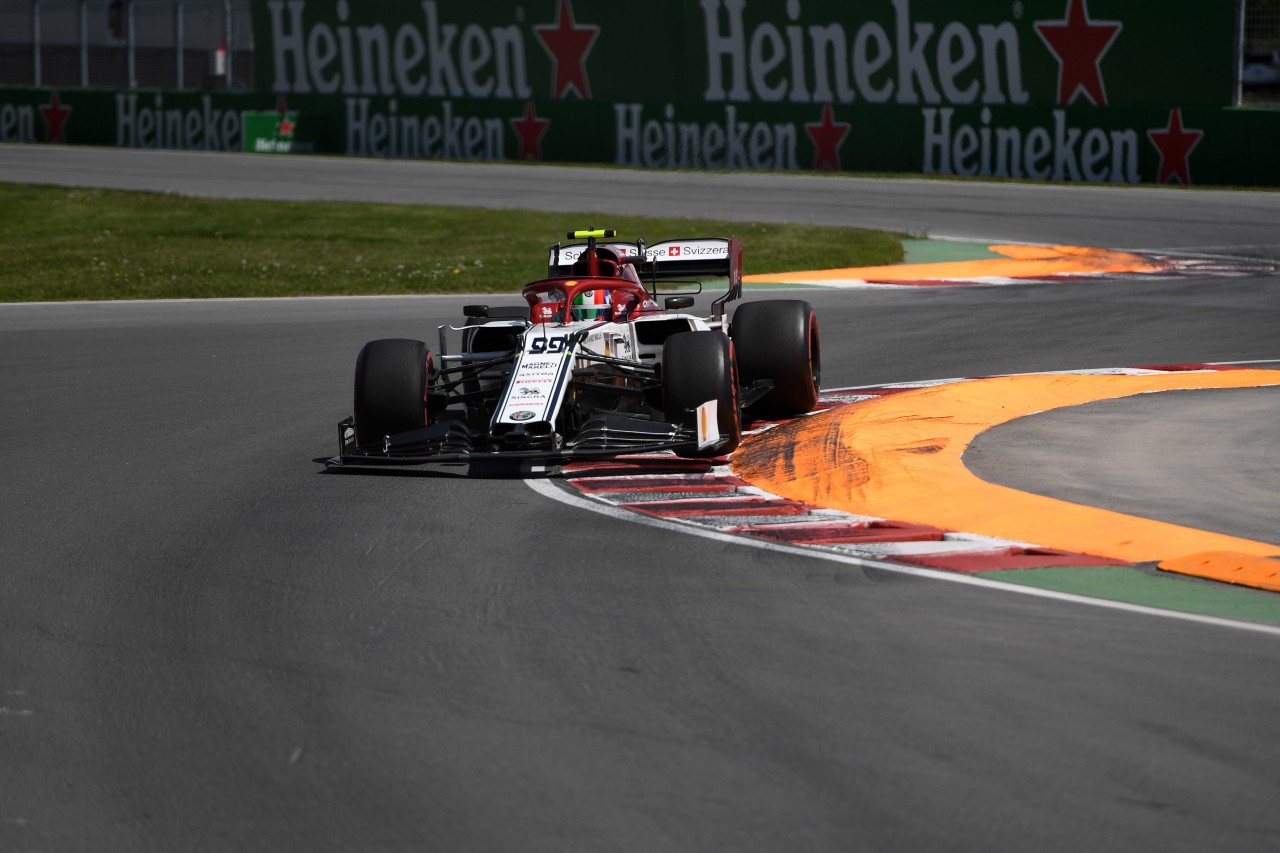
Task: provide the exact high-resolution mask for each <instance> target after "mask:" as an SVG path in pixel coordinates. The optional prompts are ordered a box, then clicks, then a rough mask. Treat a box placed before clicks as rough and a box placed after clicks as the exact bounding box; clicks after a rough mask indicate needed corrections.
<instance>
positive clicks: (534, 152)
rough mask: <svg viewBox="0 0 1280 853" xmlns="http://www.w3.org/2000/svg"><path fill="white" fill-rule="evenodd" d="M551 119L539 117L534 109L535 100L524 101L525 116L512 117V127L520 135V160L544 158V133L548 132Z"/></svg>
mask: <svg viewBox="0 0 1280 853" xmlns="http://www.w3.org/2000/svg"><path fill="white" fill-rule="evenodd" d="M550 124H551V120H550V119H545V118H538V116H537V114H536V113H535V112H534V111H533V101H525V102H524V116H522V117H521V118H513V119H511V129H512V130H514V131H515V132H516V135H517V136H519V137H520V157H519V158H518V159H520V160H541V159H542V135H543V134H544V133H546V132H547V127H548V126H549V125H550Z"/></svg>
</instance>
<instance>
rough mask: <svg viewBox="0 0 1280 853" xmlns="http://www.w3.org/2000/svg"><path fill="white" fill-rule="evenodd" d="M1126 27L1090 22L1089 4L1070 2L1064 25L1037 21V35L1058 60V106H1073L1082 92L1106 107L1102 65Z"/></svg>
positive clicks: (1062, 22) (1073, 0)
mask: <svg viewBox="0 0 1280 853" xmlns="http://www.w3.org/2000/svg"><path fill="white" fill-rule="evenodd" d="M1123 26H1124V25H1123V24H1121V23H1120V22H1119V21H1095V20H1093V19H1091V18H1090V17H1089V8H1088V5H1087V3H1086V0H1067V16H1066V18H1064V19H1063V20H1061V21H1036V32H1038V33H1039V34H1040V38H1042V39H1044V43H1045V44H1046V45H1047V46H1048V48H1049V50H1051V51H1053V55H1054V56H1055V57H1057V59H1058V103H1059V104H1069V103H1071V102H1072V101H1073V100H1074V99H1075V97H1076V95H1077V94H1079V93H1080V92H1081V91H1082V90H1083V92H1084V95H1085V97H1086V98H1088V99H1089V100H1091V101H1093V103H1094V104H1095V105H1098V106H1101V105H1103V104H1106V102H1107V87H1106V86H1105V85H1104V84H1103V82H1102V69H1101V67H1100V64H1101V62H1102V57H1103V56H1105V55H1106V53H1107V50H1108V49H1109V48H1110V47H1111V43H1112V42H1113V41H1115V38H1116V36H1118V35H1120V30H1121V29H1122V28H1123Z"/></svg>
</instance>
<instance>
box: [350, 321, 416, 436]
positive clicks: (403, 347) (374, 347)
mask: <svg viewBox="0 0 1280 853" xmlns="http://www.w3.org/2000/svg"><path fill="white" fill-rule="evenodd" d="M430 360H431V352H430V350H428V349H427V345H426V344H424V343H423V342H422V341H410V340H405V339H403V338H389V339H386V340H380V341H370V342H369V343H367V344H365V345H364V348H363V349H362V350H360V356H359V357H358V358H357V359H356V386H355V420H356V444H358V445H360V446H365V445H369V444H378V443H380V442H381V441H382V438H383V436H387V435H396V434H397V433H402V432H408V431H409V430H414V429H420V428H422V427H424V426H426V425H427V374H428V371H429V364H430Z"/></svg>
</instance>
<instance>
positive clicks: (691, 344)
mask: <svg viewBox="0 0 1280 853" xmlns="http://www.w3.org/2000/svg"><path fill="white" fill-rule="evenodd" d="M733 352H734V351H733V343H732V341H730V340H729V339H728V338H727V337H725V336H724V335H722V334H721V333H719V332H679V333H677V334H674V335H672V336H671V337H669V338H667V340H666V343H665V344H664V345H663V349H662V398H663V404H662V407H663V412H664V414H665V416H666V419H667V421H669V422H670V423H676V424H680V425H682V426H689V427H696V418H697V408H698V406H701V405H702V404H703V403H706V402H708V401H710V400H715V401H716V420H717V422H718V425H719V429H720V436H721V438H720V441H718V442H716V443H715V444H712V445H710V446H708V447H704V448H695V449H692V450H683V451H676V453H677V455H680V456H685V457H689V458H706V457H711V456H719V455H720V454H723V453H728V452H730V451H732V450H734V449H735V448H736V447H737V446H738V442H739V441H741V439H742V421H741V416H740V414H739V412H738V381H737V379H738V377H737V369H736V367H735V365H734V355H733Z"/></svg>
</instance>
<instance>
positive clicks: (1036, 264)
mask: <svg viewBox="0 0 1280 853" xmlns="http://www.w3.org/2000/svg"><path fill="white" fill-rule="evenodd" d="M990 250H991V251H993V252H996V253H997V254H1001V255H1004V257H1003V258H987V259H985V260H980V261H954V262H947V263H937V264H899V265H895V266H885V267H849V268H846V269H836V270H810V271H808V272H789V273H771V274H768V275H748V276H743V278H742V280H743V281H745V282H749V283H753V284H785V283H787V282H837V281H866V282H876V283H885V284H892V283H894V282H912V281H971V280H974V279H987V278H1014V279H1017V278H1028V279H1035V278H1047V277H1054V276H1066V275H1081V276H1085V275H1104V274H1111V273H1148V272H1159V271H1160V270H1162V269H1163V267H1162V266H1160V264H1158V263H1156V262H1154V261H1152V260H1151V259H1150V258H1146V257H1143V256H1142V255H1135V254H1132V253H1130V252H1116V251H1112V250H1110V249H1092V248H1085V247H1080V246H991V247H990Z"/></svg>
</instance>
